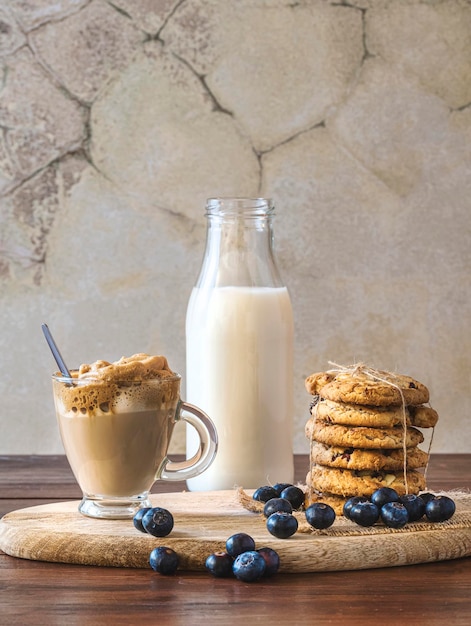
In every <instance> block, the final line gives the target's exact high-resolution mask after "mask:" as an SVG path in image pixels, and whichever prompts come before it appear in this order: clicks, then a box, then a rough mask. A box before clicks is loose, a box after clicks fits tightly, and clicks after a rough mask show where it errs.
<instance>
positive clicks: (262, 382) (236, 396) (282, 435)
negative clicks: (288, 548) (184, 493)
mask: <svg viewBox="0 0 471 626" xmlns="http://www.w3.org/2000/svg"><path fill="white" fill-rule="evenodd" d="M272 216H273V205H272V203H271V201H269V200H265V199H262V198H258V199H243V198H242V199H231V198H227V199H225V198H218V199H215V200H209V201H208V204H207V218H208V234H207V245H206V252H205V258H204V261H203V266H202V270H201V273H200V276H199V279H198V282H197V284H196V286H195V287H194V289H193V291H192V294H191V296H190V301H189V304H188V310H187V318H186V350H187V371H186V383H187V388H186V400H187V402H189V403H191V404H196V405H197V406H199V407H201V408H202V409H203V410H204V411H205V412H206V413H208V415H209V416H210V417H211V419H212V420H213V422H214V424H215V425H216V429H217V432H218V436H219V449H218V454H217V456H216V459H215V460H214V462H213V464H212V465H211V467H209V468H208V469H207V470H206V471H205V472H204V473H203V474H201V475H200V476H198V477H196V478H192V479H190V480H188V486H189V488H190V489H192V490H219V489H232V488H234V486H236V485H240V486H243V487H245V488H255V487H258V486H261V485H264V484H269V483H275V482H281V481H282V482H291V481H292V480H293V450H292V419H293V314H292V308H291V301H290V297H289V294H288V290H287V288H286V287H285V286H284V285H283V283H282V281H281V279H280V276H279V273H278V270H277V267H276V264H275V260H274V256H273V249H272V242H273V235H272V223H271V222H272ZM198 445H199V440H198V438H197V437H196V435H194V433H193V432H192V429H191V428H187V456H188V457H191V456H192V455H193V454H195V453H196V452H197V450H198Z"/></svg>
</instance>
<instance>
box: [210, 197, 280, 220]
mask: <svg viewBox="0 0 471 626" xmlns="http://www.w3.org/2000/svg"><path fill="white" fill-rule="evenodd" d="M274 211H275V204H274V202H273V200H272V199H271V198H262V197H259V198H250V197H234V198H232V197H225V196H221V197H214V198H208V199H207V200H206V215H208V216H211V215H216V216H217V215H226V214H230V215H233V214H240V215H251V216H254V217H263V216H271V215H273V214H274Z"/></svg>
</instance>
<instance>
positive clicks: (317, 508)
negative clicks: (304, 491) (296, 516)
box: [306, 502, 335, 530]
mask: <svg viewBox="0 0 471 626" xmlns="http://www.w3.org/2000/svg"><path fill="white" fill-rule="evenodd" d="M334 520H335V511H334V509H333V508H332V507H331V506H329V505H328V504H324V503H323V502H314V504H311V505H310V506H308V507H307V509H306V521H307V523H308V524H309V525H310V526H312V527H313V528H317V529H318V530H322V529H323V528H329V526H332V524H333V523H334Z"/></svg>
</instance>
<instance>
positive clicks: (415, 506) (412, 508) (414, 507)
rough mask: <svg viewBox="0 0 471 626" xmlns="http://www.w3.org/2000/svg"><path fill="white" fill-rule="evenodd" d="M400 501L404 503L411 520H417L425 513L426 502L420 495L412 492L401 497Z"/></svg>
mask: <svg viewBox="0 0 471 626" xmlns="http://www.w3.org/2000/svg"><path fill="white" fill-rule="evenodd" d="M399 502H400V503H401V504H403V505H404V506H405V507H406V509H407V513H408V515H409V522H416V521H417V520H419V519H420V518H421V517H423V514H424V513H425V502H424V501H423V500H422V498H421V497H420V496H415V495H414V494H412V493H408V494H406V495H405V496H401V497H400V498H399Z"/></svg>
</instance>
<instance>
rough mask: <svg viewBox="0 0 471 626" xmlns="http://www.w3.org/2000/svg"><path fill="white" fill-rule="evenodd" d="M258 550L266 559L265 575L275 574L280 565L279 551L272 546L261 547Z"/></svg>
mask: <svg viewBox="0 0 471 626" xmlns="http://www.w3.org/2000/svg"><path fill="white" fill-rule="evenodd" d="M257 552H258V553H259V554H260V555H261V556H262V557H263V558H264V559H265V573H264V574H263V575H264V576H273V575H274V574H276V573H277V571H278V569H279V567H280V557H279V556H278V552H275V550H272V549H271V548H260V549H259V550H257Z"/></svg>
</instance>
